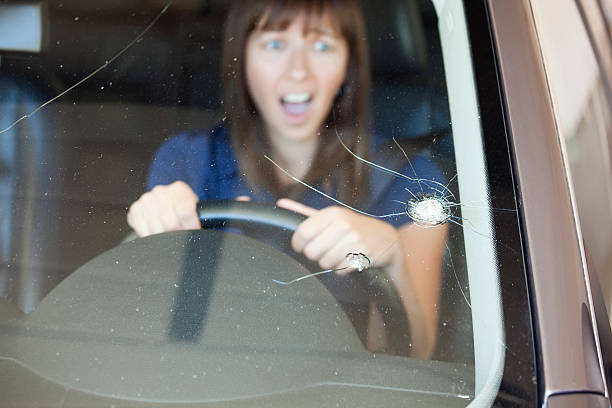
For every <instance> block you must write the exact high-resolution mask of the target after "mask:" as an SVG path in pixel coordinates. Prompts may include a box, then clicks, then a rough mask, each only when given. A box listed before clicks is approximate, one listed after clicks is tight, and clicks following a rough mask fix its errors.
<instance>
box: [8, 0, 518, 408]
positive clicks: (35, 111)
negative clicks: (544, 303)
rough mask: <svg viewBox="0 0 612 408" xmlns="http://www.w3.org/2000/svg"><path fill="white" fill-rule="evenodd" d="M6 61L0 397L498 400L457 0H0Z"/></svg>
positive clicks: (487, 219) (500, 332)
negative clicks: (165, 0)
mask: <svg viewBox="0 0 612 408" xmlns="http://www.w3.org/2000/svg"><path fill="white" fill-rule="evenodd" d="M0 72H1V75H0V372H1V373H2V374H0V383H1V384H3V385H0V390H1V391H0V394H2V395H3V396H4V397H3V398H8V402H10V403H12V404H13V405H17V406H30V405H37V404H41V403H43V402H44V403H45V404H47V405H48V406H56V405H57V406H60V405H61V406H64V405H70V404H76V405H75V406H77V405H78V406H90V405H91V406H93V405H95V406H100V404H102V405H105V406H106V405H108V406H124V405H126V404H131V405H130V406H141V405H139V404H144V405H142V406H174V405H172V404H178V405H180V406H191V405H189V404H198V403H199V404H201V403H205V402H209V403H213V402H215V403H224V404H227V405H223V406H252V405H253V404H255V405H257V404H261V405H262V406H287V401H291V403H290V405H291V406H380V405H381V403H382V405H384V406H396V405H398V404H399V405H405V404H406V402H407V401H414V402H415V403H416V402H418V403H419V404H420V405H419V406H468V405H473V406H488V405H490V404H491V403H492V402H493V400H494V398H495V396H496V395H497V392H498V388H499V385H500V381H501V378H502V374H503V370H504V364H505V360H506V359H507V358H508V356H511V354H512V352H511V350H509V349H508V347H507V346H506V340H505V339H506V333H505V330H504V326H503V319H502V302H501V298H500V282H499V271H498V266H497V264H498V262H497V254H498V253H499V252H505V253H513V254H515V256H516V257H517V258H519V257H520V255H519V254H520V253H521V249H520V246H518V245H517V244H516V243H515V242H513V241H510V240H506V239H505V237H504V236H499V234H497V233H496V231H497V230H496V228H495V226H494V222H495V220H497V219H499V218H500V217H501V218H503V217H510V223H511V222H512V220H513V219H515V218H512V217H516V208H515V205H514V197H513V196H511V197H510V198H509V199H508V200H506V201H505V203H506V205H504V206H501V207H499V206H493V204H491V201H490V192H489V185H490V183H491V181H490V177H489V176H488V174H487V163H486V157H485V153H484V150H483V140H482V135H481V123H480V114H479V111H478V104H477V102H476V101H477V97H476V87H475V84H474V73H473V69H472V62H471V56H470V47H469V42H468V35H467V28H466V23H465V15H464V10H463V8H462V6H461V3H460V2H450V1H449V2H446V1H444V0H438V1H433V2H430V1H427V0H418V1H417V0H392V1H385V2H384V3H380V2H376V1H371V0H367V1H365V0H364V1H354V0H329V1H326V0H321V1H309V0H303V1H300V0H295V1H281V0H257V1H249V2H241V1H237V2H233V3H232V2H229V1H221V0H182V1H174V2H168V3H164V2H161V1H155V0H151V1H139V2H136V1H116V0H113V1H105V2H80V1H75V0H68V1H56V0H50V1H42V2H41V1H25V2H24V1H19V2H14V1H0ZM515 228H516V227H515ZM479 333H480V335H479ZM514 357H516V356H514ZM96 404H97V405H96ZM156 404H159V405H156Z"/></svg>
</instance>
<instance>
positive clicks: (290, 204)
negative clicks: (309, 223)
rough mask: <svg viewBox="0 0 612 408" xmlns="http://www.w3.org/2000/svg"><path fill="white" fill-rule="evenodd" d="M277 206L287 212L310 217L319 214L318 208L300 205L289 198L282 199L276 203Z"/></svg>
mask: <svg viewBox="0 0 612 408" xmlns="http://www.w3.org/2000/svg"><path fill="white" fill-rule="evenodd" d="M276 205H277V206H278V207H281V208H285V209H287V210H290V211H293V212H296V213H299V214H302V215H305V216H307V217H310V216H311V215H315V214H316V213H318V212H319V210H317V209H316V208H312V207H309V206H307V205H304V204H302V203H298V202H297V201H293V200H291V199H289V198H281V199H280V200H278V201H277V202H276Z"/></svg>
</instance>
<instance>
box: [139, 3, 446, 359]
mask: <svg viewBox="0 0 612 408" xmlns="http://www.w3.org/2000/svg"><path fill="white" fill-rule="evenodd" d="M238 4H239V5H238V7H235V8H234V9H233V10H232V11H231V12H230V14H229V16H228V20H227V25H226V33H225V44H224V45H225V55H224V58H223V107H224V110H225V115H224V116H225V121H224V124H223V125H222V126H219V127H217V128H215V129H213V130H211V131H210V132H205V133H201V132H199V133H197V132H196V133H192V134H188V135H181V136H178V137H175V138H173V139H171V140H169V141H168V142H166V143H165V144H164V145H163V146H162V147H161V148H160V150H159V151H158V153H157V155H156V157H155V160H154V162H153V164H152V169H151V175H150V179H149V188H150V191H149V192H147V193H145V194H143V195H142V196H141V197H140V198H139V199H138V200H137V201H136V202H135V203H134V204H133V205H132V206H131V207H130V210H129V213H128V223H129V225H130V226H131V227H132V228H133V229H134V230H135V231H136V232H137V233H138V234H139V235H141V236H144V235H148V234H153V233H159V232H163V231H170V230H176V229H197V228H200V223H199V220H198V217H197V215H196V212H195V207H196V203H197V202H198V201H205V200H209V199H234V198H237V199H242V200H250V199H253V200H256V201H269V202H274V201H276V200H278V201H277V205H278V206H280V207H284V208H286V209H289V210H292V211H295V212H298V213H301V214H304V215H306V216H307V217H308V218H307V219H306V220H305V221H304V222H303V223H302V224H300V226H299V228H298V229H297V231H296V232H295V233H294V235H293V237H292V240H291V245H292V248H293V249H294V250H295V251H296V252H298V253H302V254H303V255H305V256H306V257H307V258H308V259H310V260H313V261H316V262H318V264H319V265H320V266H321V268H323V269H330V268H339V267H343V266H346V265H345V264H344V262H345V258H346V254H347V253H355V252H361V253H364V254H366V255H367V256H368V257H369V258H370V259H372V260H373V262H374V263H375V265H376V266H378V267H382V268H384V270H385V272H386V273H387V274H388V277H389V278H390V280H391V281H392V282H393V284H394V285H395V288H396V289H397V292H398V293H399V295H400V297H401V299H402V303H403V306H404V308H405V310H406V314H407V316H408V320H409V322H410V333H411V343H412V344H411V350H412V354H413V355H415V356H419V357H428V356H430V355H431V353H432V351H433V347H434V345H435V338H436V328H437V311H436V305H437V303H438V296H439V286H440V263H441V259H442V255H443V252H444V242H445V238H446V227H445V226H441V227H436V228H412V227H413V225H412V224H410V223H407V224H406V221H409V219H408V218H407V217H404V218H403V219H398V220H392V222H393V224H391V223H388V222H384V221H382V220H380V219H377V218H373V217H368V216H366V215H362V214H359V213H357V212H354V211H351V210H349V209H347V208H345V207H342V206H337V205H333V206H330V202H329V201H328V200H326V199H325V198H324V197H322V196H321V195H318V194H316V193H314V192H312V191H309V190H307V189H305V188H304V187H303V186H302V185H300V184H298V183H295V182H294V180H293V179H292V178H290V177H288V176H287V175H286V174H285V173H284V172H283V171H282V170H280V169H279V168H277V167H275V166H273V165H272V164H271V163H270V162H268V161H267V160H266V159H265V155H267V156H269V157H271V158H272V159H273V160H274V162H275V163H277V164H278V165H279V166H280V167H281V168H282V169H284V170H286V171H287V172H288V173H290V174H292V175H293V176H295V177H297V178H299V179H300V180H304V181H305V182H307V183H309V184H311V185H315V186H317V188H319V189H320V190H322V191H325V192H326V193H328V194H330V195H333V196H334V197H336V198H337V199H339V200H340V201H342V202H345V203H347V202H348V203H351V204H350V205H351V206H353V207H355V208H364V207H365V208H367V209H369V211H370V212H372V213H392V212H398V211H397V204H395V203H394V202H393V200H394V198H395V199H396V198H397V197H398V195H397V194H399V192H404V190H405V189H406V188H416V186H413V185H410V186H406V183H405V182H406V180H403V179H402V180H396V182H395V183H393V185H392V186H389V187H388V188H386V189H385V192H383V193H382V194H381V193H380V192H379V194H378V196H377V197H376V199H372V194H371V191H370V190H371V188H370V187H371V186H370V182H371V180H370V172H369V171H368V168H367V167H366V166H364V164H363V162H361V161H359V160H356V159H355V158H354V157H353V156H352V155H351V154H350V153H349V152H348V151H347V149H345V148H344V147H343V146H342V145H341V143H340V142H339V140H338V138H337V135H340V136H341V138H342V140H343V141H344V143H345V144H346V145H347V146H348V148H349V149H350V150H351V151H352V152H354V153H355V154H357V155H359V156H360V157H365V156H367V155H368V152H369V150H370V149H371V142H370V138H369V134H370V132H369V126H368V125H369V110H370V103H369V92H370V84H369V67H368V62H367V61H368V60H367V58H368V56H367V50H366V41H365V30H364V24H363V17H362V15H361V10H360V7H359V6H358V4H357V2H356V1H353V0H319V1H314V0H312V1H308V0H295V1H290V0H285V1H283V0H267V1H263V0H261V1H249V2H240V3H238ZM413 166H414V167H415V169H416V170H413V171H416V172H417V174H418V175H419V176H421V177H424V176H427V177H428V178H432V177H433V178H435V177H438V176H439V171H438V170H437V169H436V168H435V166H433V165H432V164H431V163H429V162H428V161H427V160H425V159H424V158H422V157H417V158H415V159H414V160H413ZM368 206H369V207H368ZM393 206H395V207H393ZM392 207H393V208H392ZM402 223H404V224H402ZM338 273H348V272H347V271H342V272H338ZM372 310H374V308H373V309H372ZM373 313H374V312H373ZM373 317H374V318H372V319H370V320H371V322H373V323H372V324H375V322H377V321H380V319H376V318H375V316H373ZM371 326H372V325H371ZM383 331H384V330H382V328H379V329H376V328H374V327H371V333H376V332H383ZM384 346H385V345H384V339H382V338H381V337H380V336H375V335H372V336H369V337H368V347H369V348H370V349H372V350H376V349H379V348H383V347H384Z"/></svg>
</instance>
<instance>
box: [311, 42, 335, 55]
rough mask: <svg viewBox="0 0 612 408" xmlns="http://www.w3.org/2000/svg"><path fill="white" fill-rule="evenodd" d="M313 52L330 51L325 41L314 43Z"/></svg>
mask: <svg viewBox="0 0 612 408" xmlns="http://www.w3.org/2000/svg"><path fill="white" fill-rule="evenodd" d="M313 48H314V50H315V51H320V52H325V51H329V50H331V46H330V45H329V44H327V43H326V42H325V41H321V40H318V41H316V42H315V43H314V46H313Z"/></svg>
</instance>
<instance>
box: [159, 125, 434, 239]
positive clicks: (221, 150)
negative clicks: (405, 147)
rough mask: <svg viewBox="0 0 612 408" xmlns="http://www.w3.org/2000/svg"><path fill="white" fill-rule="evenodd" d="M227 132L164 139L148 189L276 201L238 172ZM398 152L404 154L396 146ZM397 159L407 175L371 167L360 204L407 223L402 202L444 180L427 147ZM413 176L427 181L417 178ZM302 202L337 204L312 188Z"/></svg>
mask: <svg viewBox="0 0 612 408" xmlns="http://www.w3.org/2000/svg"><path fill="white" fill-rule="evenodd" d="M227 133H228V132H227V130H226V128H225V127H224V126H218V127H216V128H214V129H212V130H210V131H204V132H196V131H194V132H188V133H184V134H180V135H178V136H175V137H173V138H171V139H169V140H168V141H166V142H165V143H164V144H163V145H162V146H161V147H160V148H159V149H158V151H157V153H156V154H155V156H154V158H153V162H152V164H151V169H150V172H149V179H148V184H147V188H148V189H149V190H150V189H152V188H153V187H154V186H156V185H166V184H170V183H173V182H174V181H177V180H182V181H184V182H186V183H187V184H189V186H191V188H192V189H193V191H194V192H195V193H196V194H197V196H198V197H199V199H200V201H206V200H223V199H227V200H233V199H235V198H236V197H238V196H241V195H246V196H250V197H251V198H252V199H253V201H258V202H269V203H274V201H275V199H274V197H273V195H272V194H271V193H270V192H269V191H266V190H264V189H262V188H258V189H253V188H252V187H251V186H250V185H249V184H248V182H247V180H246V178H245V177H244V176H243V175H242V174H240V166H239V164H238V161H237V159H236V156H235V154H234V150H233V147H232V145H231V142H230V140H229V137H228V134H227ZM397 153H398V155H402V153H401V152H400V151H399V150H397ZM376 158H377V157H376V155H374V157H373V158H372V159H371V161H372V162H373V163H376ZM400 158H402V160H401V161H402V163H403V164H402V165H403V168H399V169H393V170H394V171H396V172H397V173H400V174H401V175H404V176H406V177H402V176H398V175H390V174H388V173H385V172H383V171H379V170H377V169H374V168H372V169H371V171H370V174H371V176H370V177H371V178H370V192H369V195H368V200H367V201H368V202H367V203H366V204H365V205H364V206H360V207H359V208H358V209H359V210H361V211H364V212H367V213H369V214H373V215H379V216H380V215H386V214H398V213H399V214H400V215H397V216H393V217H388V218H384V220H385V221H387V222H389V223H391V224H392V225H394V226H396V227H398V226H400V225H402V224H405V223H407V222H411V219H410V217H408V215H407V214H406V213H405V210H406V202H407V201H408V200H409V199H410V198H412V197H413V196H414V195H418V194H419V193H428V194H435V195H437V196H440V195H441V194H440V192H441V191H442V189H441V187H440V186H443V185H444V176H443V175H442V172H441V171H440V169H439V167H438V166H437V165H436V163H434V161H433V160H432V159H431V158H429V157H428V155H427V151H426V150H425V151H423V152H421V153H419V154H418V155H416V156H414V157H413V158H411V159H410V163H408V161H407V160H404V159H403V155H402V156H400ZM377 164H379V165H384V164H385V163H377ZM416 179H420V180H427V181H426V182H419V181H417V180H416ZM314 187H316V186H314ZM436 190H437V191H436ZM332 196H333V195H332ZM301 201H302V203H303V204H305V205H308V206H310V207H313V208H317V209H321V208H324V207H327V206H330V205H337V204H336V203H335V202H333V201H331V200H329V199H328V198H326V197H324V196H322V195H320V194H318V193H316V192H315V191H312V190H308V192H307V193H306V195H305V196H304V197H303V199H302V200H301ZM347 204H348V205H351V206H354V205H353V204H352V203H347Z"/></svg>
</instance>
